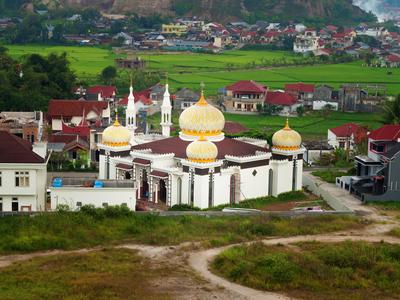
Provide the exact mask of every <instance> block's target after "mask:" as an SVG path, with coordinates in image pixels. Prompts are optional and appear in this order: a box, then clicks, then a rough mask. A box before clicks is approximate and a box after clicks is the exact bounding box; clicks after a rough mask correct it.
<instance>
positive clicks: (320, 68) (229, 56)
mask: <svg viewBox="0 0 400 300" xmlns="http://www.w3.org/2000/svg"><path fill="white" fill-rule="evenodd" d="M6 47H7V48H8V49H9V53H10V55H11V56H12V57H15V58H17V57H21V56H23V55H26V54H31V53H39V54H48V53H51V52H57V53H61V52H64V51H65V52H67V54H68V58H69V60H70V62H71V67H72V69H73V70H75V71H76V73H77V76H78V77H81V78H85V77H88V78H95V77H96V76H97V75H98V74H99V73H100V72H101V70H102V69H103V68H104V67H106V66H109V65H114V59H115V58H116V57H119V56H125V54H118V55H117V54H115V53H114V52H113V51H112V50H108V49H102V48H98V47H84V46H42V45H9V46H6ZM128 55H130V54H128ZM135 55H137V56H139V57H141V58H142V59H144V60H146V61H147V62H148V69H149V70H150V71H157V72H168V73H169V78H170V83H171V84H170V85H171V89H172V90H177V89H179V88H182V87H189V88H193V89H195V90H199V85H200V82H202V81H203V82H204V83H205V84H206V87H205V90H206V93H207V95H209V96H213V95H216V94H217V90H218V89H219V88H221V87H225V86H227V85H229V84H232V83H234V82H236V81H238V80H250V79H251V80H255V81H258V82H260V83H263V84H265V85H267V86H268V87H270V88H272V89H279V88H283V87H284V85H285V83H290V82H306V83H316V84H328V85H331V86H333V87H335V88H337V87H339V86H340V85H341V84H344V83H367V84H383V85H386V87H387V88H388V93H389V94H398V93H400V69H384V68H369V67H363V66H362V62H361V61H355V62H351V63H341V64H326V65H307V66H293V64H294V63H297V64H298V63H301V62H302V61H303V60H304V58H303V57H302V56H298V55H295V54H293V53H291V52H284V51H241V50H232V51H225V52H224V53H222V54H196V53H151V52H142V53H136V54H135ZM274 64H280V65H287V66H285V67H274V68H273V67H267V66H270V65H274ZM121 76H127V72H121Z"/></svg>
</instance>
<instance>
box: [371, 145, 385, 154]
mask: <svg viewBox="0 0 400 300" xmlns="http://www.w3.org/2000/svg"><path fill="white" fill-rule="evenodd" d="M371 150H373V151H375V152H377V153H383V152H385V144H371Z"/></svg>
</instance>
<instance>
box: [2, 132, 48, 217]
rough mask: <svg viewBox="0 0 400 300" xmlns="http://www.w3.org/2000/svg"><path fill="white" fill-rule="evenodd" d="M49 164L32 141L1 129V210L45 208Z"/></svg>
mask: <svg viewBox="0 0 400 300" xmlns="http://www.w3.org/2000/svg"><path fill="white" fill-rule="evenodd" d="M41 153H43V152H41ZM46 164H47V162H46V160H45V158H44V157H41V156H39V155H38V154H36V153H35V152H34V151H33V150H32V144H31V143H30V142H28V141H26V140H23V139H21V138H19V137H17V136H15V135H13V134H11V133H8V132H6V131H0V211H41V210H44V209H45V206H46V177H47V167H46Z"/></svg>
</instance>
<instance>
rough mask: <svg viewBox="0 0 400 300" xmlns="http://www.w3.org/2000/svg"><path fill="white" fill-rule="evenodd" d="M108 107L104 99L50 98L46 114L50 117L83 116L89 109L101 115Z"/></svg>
mask: <svg viewBox="0 0 400 300" xmlns="http://www.w3.org/2000/svg"><path fill="white" fill-rule="evenodd" d="M107 107H108V103H107V102H105V101H86V100H54V99H53V100H50V101H49V109H48V114H49V116H50V117H51V118H56V117H74V116H83V114H84V113H85V114H88V113H89V112H90V111H94V112H95V113H97V114H98V115H101V113H102V112H103V110H104V109H106V108H107Z"/></svg>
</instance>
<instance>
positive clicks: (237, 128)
mask: <svg viewBox="0 0 400 300" xmlns="http://www.w3.org/2000/svg"><path fill="white" fill-rule="evenodd" d="M245 131H248V129H247V128H246V127H245V126H243V125H242V124H240V123H238V122H232V121H225V127H224V132H225V133H227V134H238V133H242V132H245Z"/></svg>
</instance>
